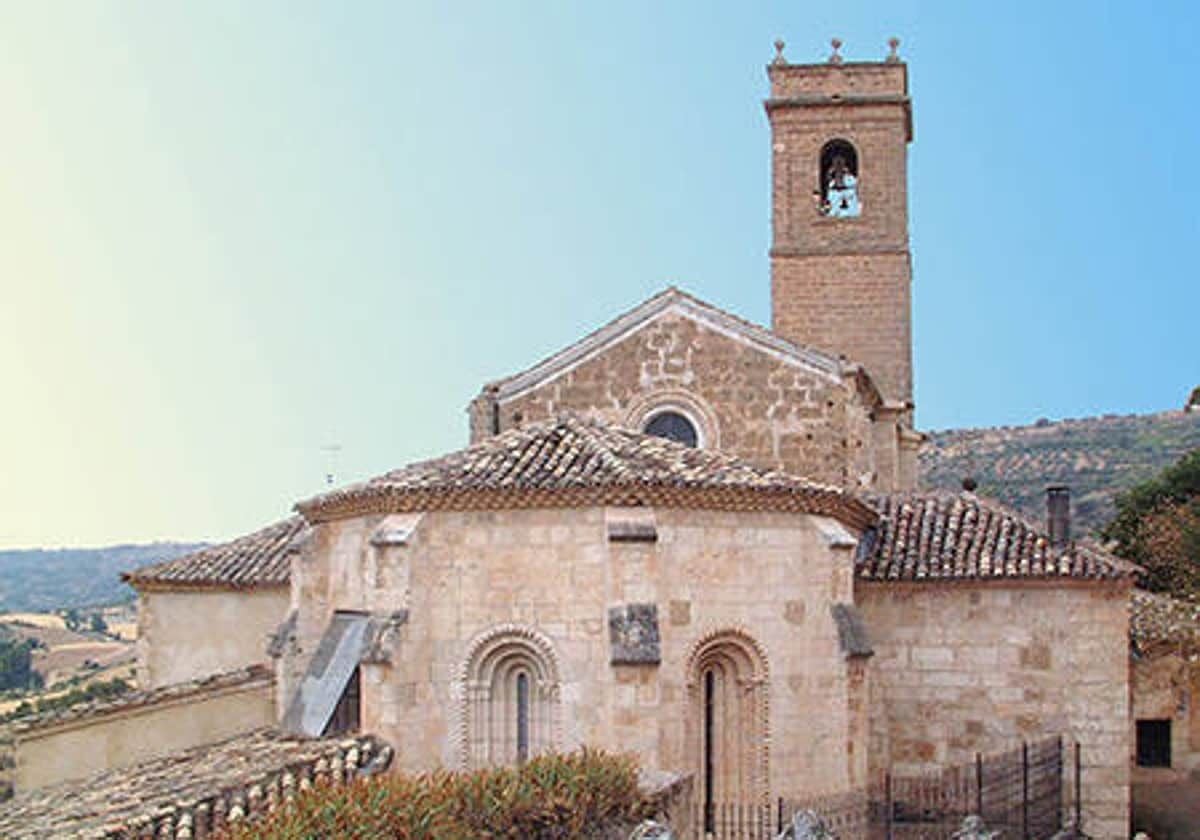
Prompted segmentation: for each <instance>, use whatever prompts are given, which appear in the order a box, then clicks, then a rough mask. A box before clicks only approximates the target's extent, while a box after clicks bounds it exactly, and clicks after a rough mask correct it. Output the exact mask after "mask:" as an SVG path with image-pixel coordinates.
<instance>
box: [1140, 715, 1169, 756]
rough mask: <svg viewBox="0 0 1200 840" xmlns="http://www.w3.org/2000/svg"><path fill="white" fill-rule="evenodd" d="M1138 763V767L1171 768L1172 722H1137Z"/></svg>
mask: <svg viewBox="0 0 1200 840" xmlns="http://www.w3.org/2000/svg"><path fill="white" fill-rule="evenodd" d="M1137 763H1138V767H1170V766H1171V721H1169V720H1139V721H1138V722H1137Z"/></svg>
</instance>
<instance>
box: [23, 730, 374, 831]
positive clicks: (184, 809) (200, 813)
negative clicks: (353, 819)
mask: <svg viewBox="0 0 1200 840" xmlns="http://www.w3.org/2000/svg"><path fill="white" fill-rule="evenodd" d="M391 758H392V750H391V748H390V747H389V746H387V745H386V744H384V743H383V742H382V741H380V740H378V739H377V738H375V737H373V736H370V735H363V736H357V737H353V738H344V739H322V740H312V739H306V740H298V739H295V738H290V737H288V736H285V735H281V734H279V733H277V732H274V731H272V730H265V729H263V730H258V731H256V732H252V733H249V734H246V735H240V736H238V737H237V738H234V739H231V740H228V741H222V742H220V743H216V744H207V745H205V746H202V747H196V748H194V749H190V750H186V751H184V752H178V753H173V754H171V755H169V756H164V757H163V758H157V759H154V760H152V761H147V762H143V763H141V764H135V765H133V766H130V767H122V768H119V769H116V770H108V771H105V772H103V773H98V774H96V775H94V776H89V777H87V778H85V779H79V780H76V781H71V782H63V783H62V784H58V785H52V786H50V787H45V788H40V789H38V790H32V791H29V792H27V793H19V794H17V795H16V796H15V797H14V798H13V799H11V800H9V801H8V802H5V803H4V804H3V806H0V837H4V838H7V840H41V838H47V837H59V838H61V837H73V838H118V837H208V836H212V835H213V834H214V833H215V832H216V831H217V830H219V829H220V827H221V826H223V825H226V824H227V823H228V822H229V820H230V818H231V817H233V816H237V817H245V816H248V815H255V814H259V813H262V812H263V811H267V810H271V809H273V808H274V807H276V806H277V805H278V803H280V802H282V801H285V800H286V799H287V798H288V797H289V796H291V795H293V794H294V793H295V792H296V791H297V790H298V789H299V788H301V787H305V786H308V785H311V784H314V783H315V782H316V781H349V780H351V779H353V778H355V777H356V776H358V775H364V774H371V773H375V772H381V771H382V770H384V769H386V768H387V766H388V764H389V763H390V762H391Z"/></svg>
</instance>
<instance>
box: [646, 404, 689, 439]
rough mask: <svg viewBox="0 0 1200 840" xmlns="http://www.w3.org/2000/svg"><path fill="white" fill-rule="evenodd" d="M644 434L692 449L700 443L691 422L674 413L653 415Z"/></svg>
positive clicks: (666, 412)
mask: <svg viewBox="0 0 1200 840" xmlns="http://www.w3.org/2000/svg"><path fill="white" fill-rule="evenodd" d="M645 432H646V434H648V435H654V436H655V437H660V438H666V439H667V440H673V441H675V442H676V443H682V444H683V445H684V446H691V447H693V448H694V447H696V446H697V445H699V443H700V436H699V435H698V434H697V433H696V427H695V426H693V425H692V421H691V420H688V419H687V418H686V417H684V416H683V415H682V414H680V413H678V412H676V411H664V412H662V413H660V414H655V415H654V416H653V417H651V418H650V422H649V423H647V424H646V428H645Z"/></svg>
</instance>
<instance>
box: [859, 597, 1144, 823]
mask: <svg viewBox="0 0 1200 840" xmlns="http://www.w3.org/2000/svg"><path fill="white" fill-rule="evenodd" d="M858 594H859V598H858V601H859V604H860V606H861V609H862V611H863V615H864V617H865V620H866V623H867V628H868V630H869V632H870V633H871V638H872V641H873V642H874V646H875V651H876V656H875V662H874V665H875V680H876V687H877V689H878V693H879V706H878V708H877V718H876V733H875V741H876V747H877V749H876V751H875V755H877V756H878V757H879V761H878V762H876V771H877V772H878V770H880V769H882V766H883V762H886V761H887V760H888V758H890V761H891V763H892V766H893V767H894V768H896V769H897V770H899V771H904V770H922V769H929V768H933V767H936V766H938V765H943V764H957V763H963V762H967V761H970V760H971V759H972V757H973V755H974V753H975V752H976V751H979V752H993V751H999V750H1002V749H1008V748H1011V747H1013V746H1015V745H1016V744H1018V743H1019V742H1020V741H1021V740H1032V739H1035V738H1037V737H1039V736H1041V735H1058V734H1062V735H1064V736H1065V737H1066V739H1067V740H1068V742H1070V741H1072V740H1077V741H1079V742H1080V743H1081V744H1082V748H1083V816H1084V821H1085V825H1084V828H1085V830H1086V831H1087V832H1088V834H1089V835H1091V836H1093V837H1097V838H1117V837H1125V836H1127V835H1126V830H1127V828H1128V819H1129V749H1130V743H1129V723H1128V721H1129V683H1128V663H1127V657H1128V652H1127V651H1128V634H1129V612H1128V600H1129V591H1128V589H1127V588H1126V587H1124V586H1115V585H1114V586H1104V587H1101V586H1082V585H1079V586H1071V585H1062V584H1060V585H1056V586H1049V585H1038V584H1025V585H1012V586H1004V585H998V584H996V583H991V584H979V585H970V584H958V585H950V586H939V585H935V584H910V585H903V584H887V585H880V584H864V583H862V582H859V584H858ZM885 746H886V749H884V747H885ZM889 752H890V756H889V755H888V753H889Z"/></svg>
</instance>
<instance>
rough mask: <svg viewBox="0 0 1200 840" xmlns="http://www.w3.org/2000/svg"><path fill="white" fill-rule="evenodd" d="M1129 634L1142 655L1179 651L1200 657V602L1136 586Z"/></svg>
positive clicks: (1186, 655)
mask: <svg viewBox="0 0 1200 840" xmlns="http://www.w3.org/2000/svg"><path fill="white" fill-rule="evenodd" d="M1129 636H1130V640H1131V641H1132V642H1133V651H1134V653H1136V654H1137V655H1139V656H1144V657H1147V658H1150V657H1155V656H1161V655H1165V654H1170V653H1178V654H1180V655H1181V656H1183V657H1184V658H1186V659H1190V660H1197V659H1200V604H1196V603H1193V602H1190V601H1182V600H1179V599H1178V598H1171V597H1168V596H1166V595H1158V594H1155V593H1153V592H1146V591H1145V590H1142V589H1136V590H1134V592H1133V605H1132V609H1131V613H1130V621H1129Z"/></svg>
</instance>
